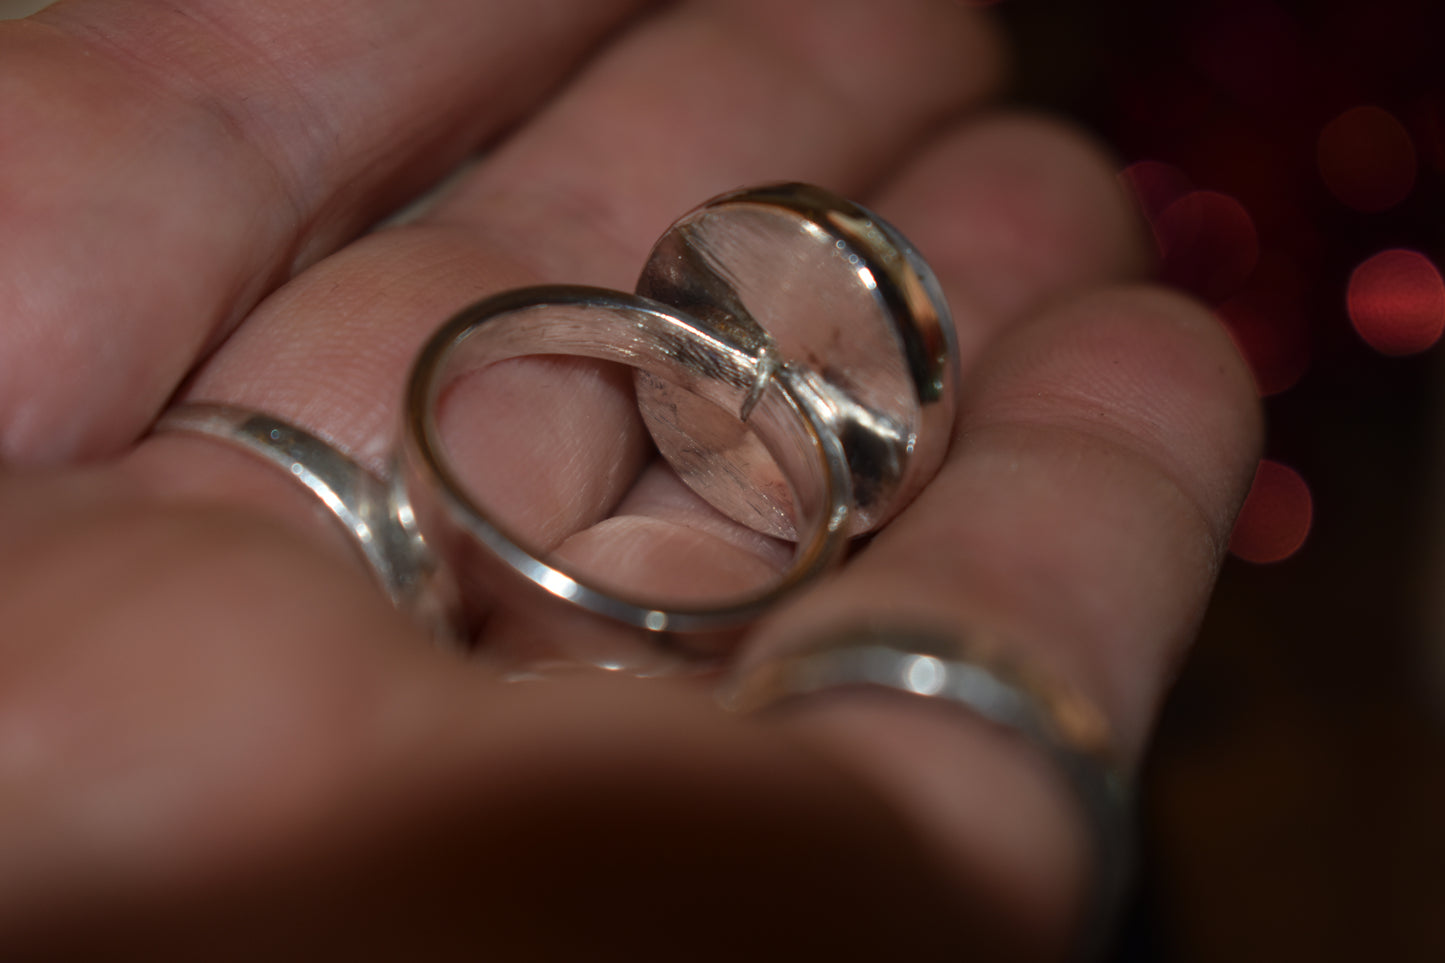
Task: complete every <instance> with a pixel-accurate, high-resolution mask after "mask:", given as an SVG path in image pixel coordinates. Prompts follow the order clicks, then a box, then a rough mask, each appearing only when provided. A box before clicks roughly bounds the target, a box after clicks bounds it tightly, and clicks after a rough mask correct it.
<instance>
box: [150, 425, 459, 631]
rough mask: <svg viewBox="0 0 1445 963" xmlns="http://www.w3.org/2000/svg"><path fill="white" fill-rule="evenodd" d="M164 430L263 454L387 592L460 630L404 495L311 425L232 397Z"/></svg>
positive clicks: (441, 571) (438, 624)
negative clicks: (335, 524)
mask: <svg viewBox="0 0 1445 963" xmlns="http://www.w3.org/2000/svg"><path fill="white" fill-rule="evenodd" d="M155 430H156V431H157V432H187V433H190V434H198V435H204V436H206V437H209V438H214V439H216V440H218V441H223V442H226V443H229V444H232V445H235V446H238V447H240V448H243V449H245V450H246V451H249V452H251V453H252V454H254V455H258V456H260V457H261V458H263V459H265V460H266V461H268V462H270V463H271V464H273V465H275V466H276V467H277V468H280V469H281V470H282V471H284V472H286V473H287V474H288V475H290V476H291V477H292V478H294V479H295V480H296V481H297V482H299V483H300V484H302V485H304V486H305V487H306V488H307V489H309V490H310V491H311V492H312V494H314V495H315V496H316V497H317V499H318V500H319V501H320V502H321V504H322V505H323V506H325V508H326V509H327V511H329V512H330V513H331V515H333V516H334V517H335V518H336V519H337V521H339V522H340V523H341V524H342V526H344V527H345V528H346V530H347V532H349V533H350V535H351V540H352V542H353V544H354V545H355V546H356V548H357V550H358V551H359V552H360V554H361V556H362V558H363V559H364V560H365V561H366V563H367V564H368V565H369V566H370V567H371V570H372V572H373V573H374V574H375V575H376V579H377V581H378V582H379V583H380V584H381V587H382V589H383V590H384V591H385V592H386V594H387V597H388V598H390V599H391V601H392V603H393V604H394V605H395V606H396V607H397V608H398V609H400V610H401V611H402V612H404V613H406V614H408V615H410V616H411V617H412V618H413V619H414V620H415V621H416V622H417V623H418V624H420V625H421V626H422V627H423V628H425V629H426V630H428V631H429V632H430V633H431V635H432V636H433V638H435V639H436V640H437V641H438V642H441V643H443V644H447V645H454V644H457V643H458V642H459V641H460V638H459V626H460V616H459V605H458V601H457V592H456V587H455V584H454V583H453V582H452V579H451V576H450V573H449V572H448V570H447V569H446V567H445V566H443V565H441V564H440V562H439V560H438V559H437V557H436V555H435V554H434V553H433V552H432V551H431V550H430V548H429V547H428V546H427V544H426V542H425V541H424V540H423V539H422V538H421V535H420V533H419V532H417V530H416V526H415V525H414V524H413V522H412V519H411V514H410V512H409V511H408V510H407V508H406V504H407V503H406V501H405V499H404V498H399V497H397V496H398V493H397V492H396V491H395V490H394V489H395V486H394V485H392V486H389V485H387V484H386V483H385V482H382V481H381V480H380V479H378V478H376V477H375V476H374V475H372V474H371V473H370V472H368V471H367V470H366V469H364V468H362V467H361V466H360V465H358V464H357V463H356V462H355V461H353V460H352V459H351V458H349V457H347V456H346V455H345V454H343V453H342V452H341V451H339V450H338V449H337V448H335V447H334V446H333V445H331V444H329V443H327V442H325V441H323V440H321V439H320V438H317V437H316V436H315V435H313V434H311V433H310V432H307V431H303V430H302V429H300V428H297V427H296V426H295V425H291V424H288V423H286V422H284V421H281V420H280V419H278V418H273V417H271V416H270V415H267V414H264V413H262V412H257V411H250V410H247V409H244V408H237V407H233V406H230V405H215V404H184V405H177V406H176V407H174V408H171V409H170V410H169V411H167V412H166V413H165V414H164V415H162V416H161V418H160V420H159V421H158V422H157V423H156V426H155Z"/></svg>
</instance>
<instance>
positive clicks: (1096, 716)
mask: <svg viewBox="0 0 1445 963" xmlns="http://www.w3.org/2000/svg"><path fill="white" fill-rule="evenodd" d="M857 688H874V689H882V690H886V691H889V692H895V693H901V694H903V695H906V696H909V697H911V698H917V699H920V700H929V701H932V702H936V703H940V704H943V705H947V706H950V707H954V708H959V709H963V710H965V711H967V712H969V713H970V714H972V715H974V716H977V717H979V718H982V719H985V720H987V721H988V722H990V723H992V724H994V725H997V726H999V727H1001V728H1003V729H1005V730H1007V731H1009V732H1012V733H1014V734H1016V735H1018V736H1020V737H1022V738H1023V739H1025V740H1027V741H1028V742H1029V743H1030V744H1031V745H1033V746H1034V747H1035V748H1037V749H1038V750H1040V751H1041V752H1043V753H1044V754H1045V755H1046V756H1047V757H1048V758H1049V759H1050V760H1051V761H1052V762H1053V764H1054V766H1055V768H1056V769H1057V770H1058V771H1059V772H1060V773H1061V774H1062V775H1063V776H1064V777H1065V778H1066V779H1067V781H1068V784H1069V786H1070V788H1071V789H1072V791H1073V794H1074V796H1075V797H1076V799H1077V800H1078V802H1079V804H1080V808H1081V810H1082V813H1083V815H1084V817H1085V820H1086V822H1087V825H1088V829H1089V834H1090V838H1091V841H1092V848H1093V853H1092V865H1093V878H1092V883H1091V885H1090V887H1089V892H1088V894H1087V899H1088V900H1089V905H1088V906H1087V907H1086V915H1085V917H1084V926H1083V928H1082V932H1081V934H1080V939H1079V947H1080V958H1081V959H1091V958H1093V957H1094V956H1096V955H1097V954H1099V953H1100V952H1102V951H1103V950H1104V949H1105V948H1106V943H1107V941H1108V938H1109V936H1110V934H1111V933H1112V929H1113V925H1114V922H1115V919H1116V917H1117V915H1118V913H1119V911H1120V909H1121V907H1122V903H1123V899H1124V896H1125V895H1126V893H1127V890H1128V885H1129V881H1130V877H1131V875H1132V871H1133V859H1134V849H1135V846H1134V835H1133V819H1132V811H1133V810H1132V802H1131V795H1132V793H1131V790H1130V786H1129V783H1128V780H1127V779H1126V778H1125V776H1124V775H1123V773H1122V770H1121V769H1120V768H1119V767H1118V765H1117V764H1116V763H1115V761H1114V756H1113V750H1112V747H1111V740H1110V734H1109V727H1108V723H1107V722H1106V721H1105V719H1104V716H1103V714H1102V713H1100V712H1099V710H1098V709H1097V708H1096V707H1095V706H1093V705H1092V704H1091V703H1090V702H1089V701H1088V700H1086V699H1084V698H1083V697H1082V696H1081V695H1079V694H1078V693H1076V692H1074V691H1073V690H1071V689H1067V688H1065V687H1062V686H1060V685H1058V684H1057V683H1056V682H1055V681H1053V680H1050V679H1047V678H1045V677H1043V676H1041V675H1039V674H1037V673H1032V672H1029V671H1027V670H1026V669H1025V668H1023V667H1021V666H1019V665H1016V664H1011V663H1009V662H1007V661H1005V660H1003V659H1002V658H1001V657H1000V655H999V654H998V652H997V646H994V645H988V644H984V643H973V644H970V643H969V642H967V641H964V640H962V639H961V638H960V637H958V636H956V635H953V634H948V633H943V632H940V631H936V630H933V629H931V628H906V627H881V626H863V627H854V628H849V629H846V630H844V631H842V632H840V633H837V634H833V635H827V636H824V637H822V639H821V640H820V641H817V642H814V643H813V644H811V645H807V646H803V647H801V648H799V649H798V650H796V651H793V652H789V653H787V654H784V655H781V656H779V657H777V658H775V659H770V660H766V661H762V662H759V663H758V664H756V665H754V666H752V667H751V668H749V669H747V670H745V671H744V672H743V673H742V674H741V676H740V677H739V678H737V679H734V680H732V681H731V682H729V683H728V684H727V686H726V687H725V688H724V689H723V690H721V691H720V692H719V694H718V699H719V701H720V702H721V703H722V705H723V706H724V707H725V708H727V709H729V710H732V711H738V712H758V711H763V710H767V709H770V708H773V707H777V706H782V705H785V704H787V703H788V702H791V701H794V700H798V699H802V698H811V697H816V696H823V695H827V694H835V693H838V692H842V691H846V690H849V689H857Z"/></svg>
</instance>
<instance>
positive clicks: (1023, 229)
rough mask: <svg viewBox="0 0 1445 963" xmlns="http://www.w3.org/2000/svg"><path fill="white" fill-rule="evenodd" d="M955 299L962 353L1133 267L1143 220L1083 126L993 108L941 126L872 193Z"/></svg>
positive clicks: (1143, 260) (1137, 267)
mask: <svg viewBox="0 0 1445 963" xmlns="http://www.w3.org/2000/svg"><path fill="white" fill-rule="evenodd" d="M875 204H876V206H877V208H878V210H879V212H880V213H882V214H883V215H884V216H886V217H888V218H890V219H891V220H893V221H894V222H895V223H897V224H898V225H899V227H900V228H902V229H903V230H904V231H905V232H906V233H907V234H908V235H909V236H910V238H912V240H913V241H914V243H915V244H917V245H918V247H919V249H920V250H921V251H923V252H924V254H925V255H926V256H927V257H928V258H929V260H930V262H931V263H932V265H933V267H934V270H935V271H936V272H937V273H938V275H939V277H940V279H941V280H942V282H943V283H944V286H945V288H946V289H947V290H948V292H949V295H950V299H951V300H954V301H956V302H957V304H956V305H955V314H956V315H958V316H959V321H960V328H961V330H960V332H959V334H960V339H961V340H962V341H963V342H964V348H965V350H964V356H965V358H967V357H968V356H969V354H970V352H969V350H968V349H969V346H970V345H973V346H975V347H977V346H979V345H981V344H983V343H984V342H985V341H986V340H987V338H988V336H989V335H991V334H992V333H993V332H994V331H995V330H997V328H998V327H999V326H1001V325H1002V324H1003V323H1005V322H1007V321H1009V320H1011V319H1013V318H1017V317H1019V316H1021V315H1023V314H1026V313H1027V312H1029V311H1031V310H1034V309H1036V308H1037V307H1038V306H1040V305H1041V304H1043V303H1045V302H1046V301H1049V300H1051V299H1054V298H1057V297H1058V296H1059V295H1060V294H1062V293H1064V292H1067V291H1071V290H1076V289H1080V288H1083V287H1087V286H1090V285H1093V284H1098V283H1103V282H1108V281H1115V280H1119V279H1125V278H1131V277H1138V276H1140V275H1142V274H1143V273H1144V272H1145V271H1146V269H1147V266H1148V263H1149V260H1148V253H1147V252H1148V246H1147V243H1146V235H1145V232H1144V229H1143V223H1142V221H1141V220H1140V219H1139V216H1138V213H1137V210H1136V209H1135V207H1134V205H1133V203H1132V202H1131V201H1130V199H1129V197H1128V195H1127V193H1126V192H1125V190H1124V188H1123V186H1122V185H1121V184H1120V182H1119V179H1118V163H1117V161H1116V160H1115V159H1114V158H1113V157H1112V156H1111V155H1110V154H1109V152H1108V151H1107V150H1106V149H1105V148H1104V147H1103V146H1102V145H1101V144H1100V143H1099V142H1098V140H1097V139H1095V138H1094V137H1093V136H1091V135H1090V134H1088V133H1087V132H1086V131H1084V130H1083V129H1081V128H1079V127H1077V126H1075V125H1073V124H1071V123H1068V122H1066V121H1063V120H1060V119H1057V118H1052V117H1046V116H1044V115H1041V114H1033V113H1023V112H999V113H994V114H989V115H985V116H983V117H975V118H971V119H970V120H968V121H966V122H964V123H961V124H959V125H957V126H955V127H953V128H951V129H950V130H948V131H946V132H945V133H944V134H942V135H941V136H940V137H939V138H938V139H937V140H936V141H935V142H934V143H933V144H932V145H931V146H929V147H928V148H927V150H926V151H925V152H924V153H923V155H922V156H921V157H920V158H919V159H918V160H917V161H915V162H914V163H913V164H912V165H910V166H909V167H908V168H906V169H905V170H904V171H903V172H902V173H901V174H900V175H899V176H898V177H897V178H896V179H895V180H894V182H893V183H892V184H890V185H889V186H888V187H887V188H886V189H885V190H884V191H883V192H881V194H880V195H879V196H878V198H877V199H876V201H875Z"/></svg>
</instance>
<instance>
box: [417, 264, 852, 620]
mask: <svg viewBox="0 0 1445 963" xmlns="http://www.w3.org/2000/svg"><path fill="white" fill-rule="evenodd" d="M539 354H566V355H577V356H582V357H589V358H597V359H599V360H605V361H618V362H621V363H623V364H629V365H632V366H634V367H636V368H638V369H639V370H642V371H645V372H647V373H648V374H651V375H653V376H655V377H658V378H661V379H665V380H666V381H668V382H671V383H675V384H681V385H684V386H686V388H687V389H688V390H689V391H692V392H694V393H696V394H697V395H698V396H699V397H702V398H704V399H706V400H708V401H709V402H711V403H713V404H717V405H721V406H724V407H729V408H731V409H732V410H738V409H739V408H741V406H742V405H743V404H745V403H747V401H748V399H749V398H750V397H755V400H754V401H753V404H752V411H751V412H750V418H749V424H750V425H751V426H752V428H753V430H754V431H755V432H757V434H758V436H759V437H761V438H762V439H763V440H764V444H766V446H767V449H768V451H769V452H770V453H772V454H773V456H774V457H776V458H777V459H778V460H779V461H780V462H782V463H783V464H785V465H786V466H787V469H786V470H787V477H788V480H789V482H790V485H791V488H792V490H793V493H794V500H795V503H796V506H797V509H798V517H799V518H800V519H802V520H803V524H802V525H801V526H800V529H801V530H800V537H799V539H798V543H797V551H796V552H795V554H794V558H793V563H792V565H791V566H790V567H789V569H788V571H787V572H786V573H784V575H783V576H782V578H781V579H780V580H779V581H778V582H776V583H775V584H774V585H772V586H770V587H769V588H767V589H766V590H764V591H763V592H761V593H759V594H757V595H755V596H752V597H749V598H745V599H740V600H738V601H735V602H725V603H722V604H717V605H713V606H711V607H708V608H688V607H673V606H667V605H665V604H663V603H660V602H654V601H648V600H643V599H632V598H624V597H622V596H620V595H618V594H615V593H612V592H608V591H605V590H603V589H601V588H598V587H596V586H595V585H593V584H590V583H589V582H588V581H587V580H586V578H585V577H584V576H582V575H580V574H578V573H575V572H570V571H567V570H565V569H563V568H561V567H560V566H557V565H553V564H551V563H549V562H548V561H547V560H546V559H544V558H542V557H541V556H539V555H537V554H535V553H534V552H533V551H531V550H530V549H529V548H528V547H527V546H526V545H525V544H524V543H523V541H522V540H521V539H520V538H518V537H516V536H515V535H514V534H512V533H510V532H509V531H508V530H507V529H506V527H505V525H504V524H503V523H501V522H499V521H497V520H496V519H494V518H492V517H491V516H490V515H489V514H488V513H487V511H486V509H485V508H484V507H483V506H482V505H480V504H479V503H478V502H477V501H476V500H475V499H474V498H473V497H471V496H470V495H469V493H468V492H467V490H466V487H465V485H464V484H463V483H462V482H461V481H460V480H459V478H458V477H457V475H456V472H455V471H454V470H453V468H452V466H451V462H450V459H449V458H448V457H447V453H446V445H445V442H444V441H443V439H442V437H441V432H440V430H439V428H438V427H437V422H436V417H435V415H436V406H437V399H438V397H439V396H440V395H442V393H443V392H445V391H446V389H447V387H448V386H449V385H451V384H452V383H454V382H455V380H456V379H457V378H459V377H461V376H463V375H465V374H467V373H469V372H473V371H476V370H478V369H480V368H483V367H486V366H487V365H491V364H495V363H497V362H499V361H503V360H506V359H508V358H515V357H520V356H524V355H539ZM759 382H764V384H763V386H762V387H761V388H759V387H758V385H759ZM818 391H819V388H818V385H817V383H816V379H815V378H813V377H812V376H811V374H810V373H809V372H806V371H800V370H794V369H788V368H777V369H770V368H769V367H768V365H767V361H766V358H765V357H759V356H758V355H750V354H748V353H747V352H744V351H740V350H738V349H737V348H736V347H734V346H732V345H728V344H726V343H724V342H722V341H721V340H719V339H717V338H715V337H713V336H712V335H711V333H710V332H708V331H706V330H703V329H701V328H700V327H698V326H697V324H696V322H695V321H694V320H693V319H691V318H689V317H687V316H686V315H683V314H681V313H680V312H677V311H674V310H672V309H669V308H667V307H666V306H665V305H662V304H660V303H658V302H655V301H649V300H647V299H645V298H642V297H640V296H638V295H633V294H623V293H621V292H618V291H608V290H605V289H602V288H586V287H562V286H554V287H539V288H523V289H520V290H515V291H509V292H506V293H504V294H499V295H497V296H495V297H492V298H488V299H486V300H485V301H482V302H480V303H478V304H475V305H473V306H472V307H470V308H468V309H467V310H465V311H463V312H462V313H461V314H459V315H457V316H456V317H454V318H453V319H452V320H451V321H449V322H448V323H447V324H446V325H445V326H444V327H443V328H442V329H441V330H440V331H439V332H437V334H436V336H435V337H433V338H432V340H431V341H430V342H429V343H428V344H427V345H426V347H425V348H423V349H422V352H421V354H420V355H419V356H418V358H417V361H416V365H415V366H414V368H413V369H412V377H411V380H410V383H409V384H408V387H407V394H406V405H405V410H406V424H405V429H404V431H403V432H402V439H401V445H400V447H399V449H398V456H397V469H398V472H399V474H398V479H399V481H400V483H401V486H402V488H403V489H404V490H405V491H406V493H407V494H408V496H409V498H410V501H411V506H412V511H413V513H414V518H415V523H416V525H417V527H418V529H419V530H420V532H421V533H422V535H423V537H424V538H425V539H426V540H427V541H428V542H429V543H430V544H432V545H435V546H436V547H437V550H438V551H439V552H441V553H442V554H443V555H444V556H445V557H446V558H447V559H448V560H449V561H450V562H451V563H452V565H453V569H454V571H455V572H456V573H457V575H458V577H459V579H460V580H461V581H462V584H463V589H464V591H465V592H466V593H467V594H468V596H469V597H477V596H483V597H485V596H488V595H492V594H494V593H496V592H497V591H498V590H499V589H501V590H503V591H509V590H510V588H509V586H510V583H512V582H515V578H513V576H516V575H520V576H521V577H522V580H523V582H524V584H526V585H529V586H532V587H534V588H536V589H538V590H540V592H541V593H542V594H544V595H548V596H552V597H556V598H560V599H563V600H565V601H567V602H569V603H571V604H573V605H576V606H580V607H581V608H584V609H587V610H589V611H591V612H595V613H597V614H599V615H603V616H606V617H608V618H611V619H614V620H616V621H618V622H622V623H624V624H626V625H631V626H634V627H636V628H641V629H648V630H651V631H655V632H662V631H677V632H691V631H704V630H711V629H718V628H727V627H731V626H735V625H739V624H742V623H745V622H747V621H749V620H751V619H753V618H755V617H756V616H757V615H758V614H759V613H761V612H762V611H763V610H764V609H766V608H768V607H769V606H770V605H772V604H773V603H774V602H775V601H776V600H777V599H778V598H780V597H781V596H782V595H784V594H786V593H787V592H789V591H791V590H792V589H793V588H795V587H796V586H797V585H799V584H801V583H802V582H805V581H807V580H808V579H810V578H812V577H813V576H815V575H817V574H818V573H819V572H821V571H824V570H825V569H827V568H828V567H829V566H831V565H832V564H833V563H834V562H835V561H836V560H837V558H838V554H839V552H840V551H841V550H842V548H843V544H844V539H845V535H844V528H845V525H846V523H847V521H848V517H849V510H850V507H851V504H852V493H851V489H850V477H849V472H848V465H847V459H846V455H845V454H844V451H843V447H842V443H841V441H840V440H839V439H838V437H837V435H836V434H835V433H834V432H833V431H832V430H831V427H830V425H829V424H827V423H826V422H825V421H824V420H823V416H822V415H821V414H820V405H819V404H817V403H816V402H815V401H814V400H813V398H814V396H815V394H816V393H817V392H818ZM478 549H481V551H478Z"/></svg>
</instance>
